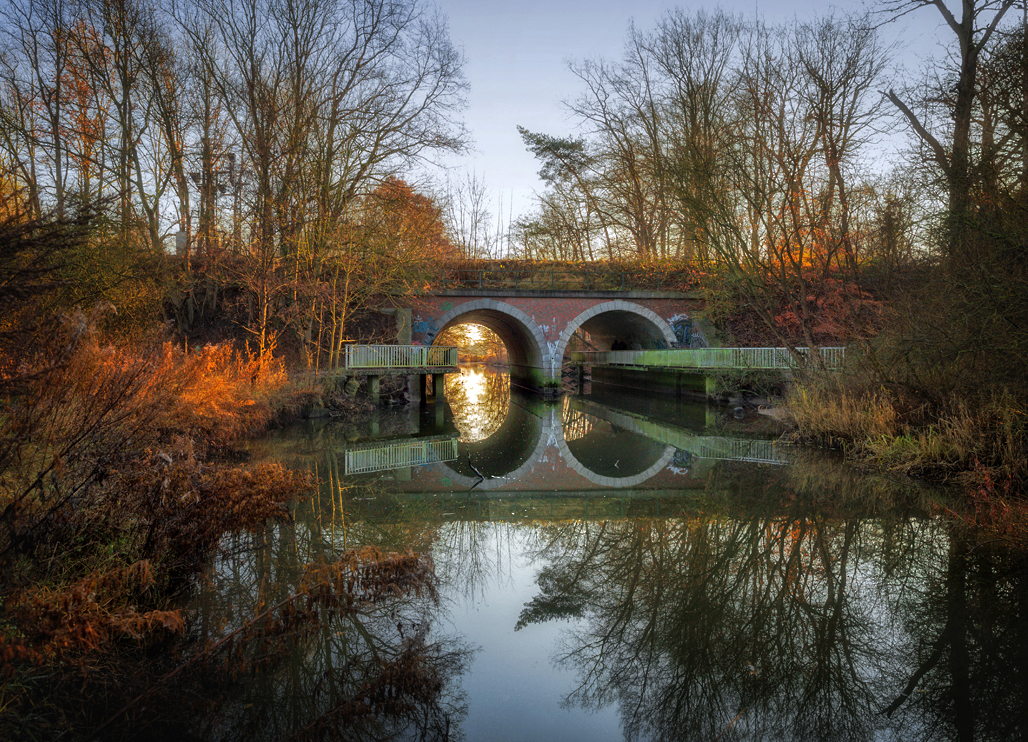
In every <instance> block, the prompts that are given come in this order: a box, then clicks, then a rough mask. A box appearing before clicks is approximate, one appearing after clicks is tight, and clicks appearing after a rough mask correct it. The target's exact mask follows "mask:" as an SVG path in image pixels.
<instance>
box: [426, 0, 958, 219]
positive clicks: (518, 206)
mask: <svg viewBox="0 0 1028 742" xmlns="http://www.w3.org/2000/svg"><path fill="white" fill-rule="evenodd" d="M435 5H436V7H438V8H439V10H440V11H441V12H442V13H443V14H444V15H445V16H447V18H448V20H449V29H450V40H451V41H452V42H453V44H454V45H455V46H456V47H457V48H459V49H462V50H463V52H464V55H465V68H464V71H465V76H466V78H467V81H468V83H469V85H470V94H469V97H468V104H469V105H468V108H467V110H466V111H465V115H464V120H465V123H466V126H467V127H468V130H469V131H470V134H471V136H472V138H473V140H474V147H473V150H472V152H471V153H470V154H469V155H467V156H464V157H461V158H449V159H447V160H445V161H444V164H446V165H447V166H448V167H449V168H451V169H452V171H453V172H452V174H453V175H457V176H458V177H459V174H460V172H461V171H462V170H467V171H469V172H473V173H474V174H475V175H476V177H477V178H478V179H480V180H481V181H483V182H484V184H485V186H486V187H487V188H488V190H489V191H490V193H491V194H492V195H491V199H490V200H491V205H490V210H491V211H492V212H493V215H494V218H496V217H497V216H501V217H502V221H503V222H504V223H509V222H510V217H511V212H513V214H514V215H515V216H516V215H518V214H521V213H525V212H527V211H530V210H531V206H532V201H533V193H534V192H535V191H541V190H542V188H543V184H542V182H541V181H540V180H539V178H538V176H537V171H538V169H539V166H538V163H537V162H536V160H535V158H534V157H533V155H532V153H530V152H528V151H527V150H526V149H525V146H524V144H523V143H522V141H521V137H520V136H519V134H518V131H517V126H519V125H520V126H523V127H525V128H526V129H528V130H530V131H535V132H541V133H546V134H552V135H563V134H573V133H574V122H573V121H572V120H570V119H569V118H568V117H567V115H566V111H565V109H564V108H563V106H562V101H563V100H568V99H574V98H575V97H576V96H577V94H578V93H579V92H580V91H581V84H580V81H579V80H578V79H577V78H576V77H575V76H574V75H573V74H572V73H571V72H570V71H569V70H568V65H567V62H568V60H575V61H581V60H585V59H598V58H601V57H602V58H607V59H618V58H620V56H621V52H622V49H623V46H624V41H625V38H626V35H627V31H628V27H629V23H631V22H634V23H635V25H636V27H637V28H639V29H640V30H643V31H648V30H650V29H652V28H653V27H654V26H655V25H656V22H657V20H658V19H659V18H660V17H661V15H662V14H663V13H664V12H665V10H667V9H668V8H671V7H674V6H675V5H681V6H683V7H687V8H691V9H693V10H699V9H700V8H704V9H706V10H708V11H712V10H714V9H716V8H717V7H721V8H722V9H724V10H726V11H729V12H734V13H739V14H743V15H745V16H748V17H751V18H752V17H753V15H754V14H755V13H758V14H759V15H760V16H762V17H763V18H764V19H765V20H767V21H769V22H788V21H791V20H793V19H794V18H797V19H800V20H803V19H805V18H807V17H813V16H812V15H811V16H806V15H803V14H804V13H806V12H807V11H806V9H807V8H809V9H811V13H812V12H813V9H815V8H817V9H818V10H821V11H822V12H827V11H828V10H829V8H830V7H835V8H836V9H838V10H841V11H845V10H855V11H860V10H861V9H862V8H863V7H864V3H863V2H861V1H860V0H849V1H840V2H837V3H835V4H833V5H832V6H829V5H828V4H827V3H822V2H818V0H813V1H812V2H807V3H797V2H795V1H791V2H790V1H789V0H722V2H720V3H715V2H711V3H697V2H692V3H687V2H679V3H675V2H665V1H662V0H620V1H619V0H435ZM797 8H799V9H800V10H797ZM940 21H941V18H940V16H939V14H938V13H937V12H936V11H935V10H934V9H933V8H926V9H923V10H920V11H918V12H916V13H913V14H911V15H910V16H908V17H907V18H906V19H905V20H904V21H903V22H901V23H898V24H892V25H890V26H889V27H887V29H886V31H885V34H886V36H887V37H888V38H889V39H895V38H899V39H901V40H902V44H901V46H900V49H901V52H902V54H903V56H904V57H905V60H904V61H905V62H907V64H908V66H911V67H913V68H917V67H918V66H919V62H918V57H919V56H925V55H928V54H931V53H932V52H933V50H934V49H935V48H936V47H937V41H938V40H940V39H941V40H945V41H948V38H947V36H946V30H945V29H941V28H940Z"/></svg>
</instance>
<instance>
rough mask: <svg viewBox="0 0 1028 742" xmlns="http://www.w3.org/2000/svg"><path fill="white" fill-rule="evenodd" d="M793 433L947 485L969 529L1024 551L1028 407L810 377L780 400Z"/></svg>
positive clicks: (994, 395)
mask: <svg viewBox="0 0 1028 742" xmlns="http://www.w3.org/2000/svg"><path fill="white" fill-rule="evenodd" d="M785 402H786V405H787V407H788V410H789V413H790V416H791V418H792V421H793V423H794V424H795V425H796V435H797V436H798V437H800V438H802V439H804V440H808V441H811V442H814V443H818V444H821V445H829V446H832V447H839V448H843V449H845V450H846V452H847V454H848V455H849V456H850V457H851V458H855V459H858V460H860V461H862V462H864V463H866V464H868V465H870V466H873V467H877V468H881V469H887V470H892V471H897V472H901V473H904V474H908V475H912V476H919V477H925V478H928V479H932V480H936V481H943V482H948V483H954V484H956V485H958V486H959V488H960V491H961V492H962V493H963V495H964V498H963V499H964V502H963V506H962V507H960V508H958V509H949V510H947V513H948V514H949V515H950V516H952V517H954V518H955V519H957V520H958V521H960V522H963V523H964V524H965V525H966V526H967V527H969V528H976V529H984V530H985V531H987V532H988V533H990V534H992V535H994V536H997V537H1000V538H1003V539H1007V540H1012V541H1016V542H1018V543H1021V544H1026V545H1028V447H1026V444H1028V408H1026V405H1025V403H1024V400H1022V399H1021V398H1019V397H1015V396H1014V395H1013V394H1012V393H1011V392H1009V391H994V392H991V393H985V394H981V395H979V396H974V397H971V396H956V394H951V395H949V396H947V397H943V398H942V399H941V400H938V399H936V400H933V401H925V400H923V399H919V398H918V397H916V396H915V395H913V394H911V393H909V392H905V391H903V390H901V389H897V388H888V387H885V386H878V387H873V386H871V385H869V384H862V383H860V381H859V380H858V379H857V378H855V377H852V376H851V377H847V376H837V377H829V378H810V379H806V380H804V381H802V382H799V383H797V384H795V385H794V386H793V387H791V388H790V390H789V391H788V393H787V394H786V399H785Z"/></svg>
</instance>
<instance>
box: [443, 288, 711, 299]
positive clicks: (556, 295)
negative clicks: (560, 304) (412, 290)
mask: <svg viewBox="0 0 1028 742" xmlns="http://www.w3.org/2000/svg"><path fill="white" fill-rule="evenodd" d="M430 293H431V295H432V296H440V297H442V296H485V297H498V296H503V297H511V298H517V297H521V298H526V299H527V298H536V299H538V298H546V299H580V298H582V297H590V298H596V299H704V298H706V294H705V293H704V292H703V291H638V290H625V291H621V290H618V289H605V290H602V291H597V290H596V289H591V290H589V289H504V288H496V289H485V288H483V289H447V288H443V289H440V290H438V291H432V292H430Z"/></svg>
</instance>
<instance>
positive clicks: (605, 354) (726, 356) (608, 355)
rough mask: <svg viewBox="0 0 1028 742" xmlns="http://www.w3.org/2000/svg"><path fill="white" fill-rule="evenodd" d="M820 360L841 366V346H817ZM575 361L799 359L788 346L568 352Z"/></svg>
mask: <svg viewBox="0 0 1028 742" xmlns="http://www.w3.org/2000/svg"><path fill="white" fill-rule="evenodd" d="M796 351H797V353H798V354H799V356H800V357H801V358H807V357H809V355H810V352H809V349H808V348H797V349H796ZM818 353H819V354H820V358H821V362H822V363H823V364H824V365H825V367H827V368H830V369H838V368H842V364H843V361H844V360H845V358H846V349H845V348H841V347H840V348H818ZM569 356H570V358H571V360H572V361H573V362H575V363H595V364H607V365H625V366H656V367H663V368H709V369H728V368H733V369H790V368H797V367H798V366H799V365H800V363H799V360H798V359H797V358H796V357H795V356H794V355H793V354H792V353H790V352H789V349H788V348H692V349H682V350H608V351H600V352H576V353H570V354H569Z"/></svg>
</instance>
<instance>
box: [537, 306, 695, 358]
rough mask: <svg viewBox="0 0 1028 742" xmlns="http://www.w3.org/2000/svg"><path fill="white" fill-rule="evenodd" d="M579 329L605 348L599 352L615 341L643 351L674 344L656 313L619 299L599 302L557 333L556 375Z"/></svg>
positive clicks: (672, 337) (670, 332)
mask: <svg viewBox="0 0 1028 742" xmlns="http://www.w3.org/2000/svg"><path fill="white" fill-rule="evenodd" d="M580 327H581V328H582V329H584V330H585V331H586V332H588V333H589V334H590V335H591V336H592V337H593V338H596V339H597V340H599V343H600V345H601V346H604V345H605V346H606V347H600V348H599V350H611V349H612V348H611V347H610V346H611V345H613V344H614V342H616V341H617V340H619V339H620V340H622V341H626V340H627V341H629V342H631V343H633V344H638V345H640V346H641V347H642V348H643V349H646V348H659V347H661V344H663V347H665V348H670V347H672V346H673V345H674V344H675V343H676V342H677V338H676V337H675V331H674V330H673V329H672V327H671V325H669V324H668V322H667V321H666V320H665V319H663V318H662V317H661V316H660V315H659V314H657V313H656V312H654V311H652V310H650V309H647V308H646V307H644V306H640V305H639V304H635V303H633V302H630V301H622V300H620V299H618V300H616V301H607V302H603V303H602V304H597V305H596V306H594V307H591V308H589V309H586V310H585V311H584V312H582V313H581V314H579V315H578V316H577V317H575V318H574V319H573V320H571V321H570V322H568V324H567V326H566V327H565V328H564V330H563V331H562V332H561V333H560V338H559V339H558V340H557V342H556V344H555V345H554V347H553V351H552V358H553V363H554V369H555V370H556V371H557V373H559V372H560V366H561V364H562V363H563V360H564V352H565V351H566V350H567V347H568V343H569V342H570V341H571V336H572V335H574V334H575V331H576V330H578V328H580Z"/></svg>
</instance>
